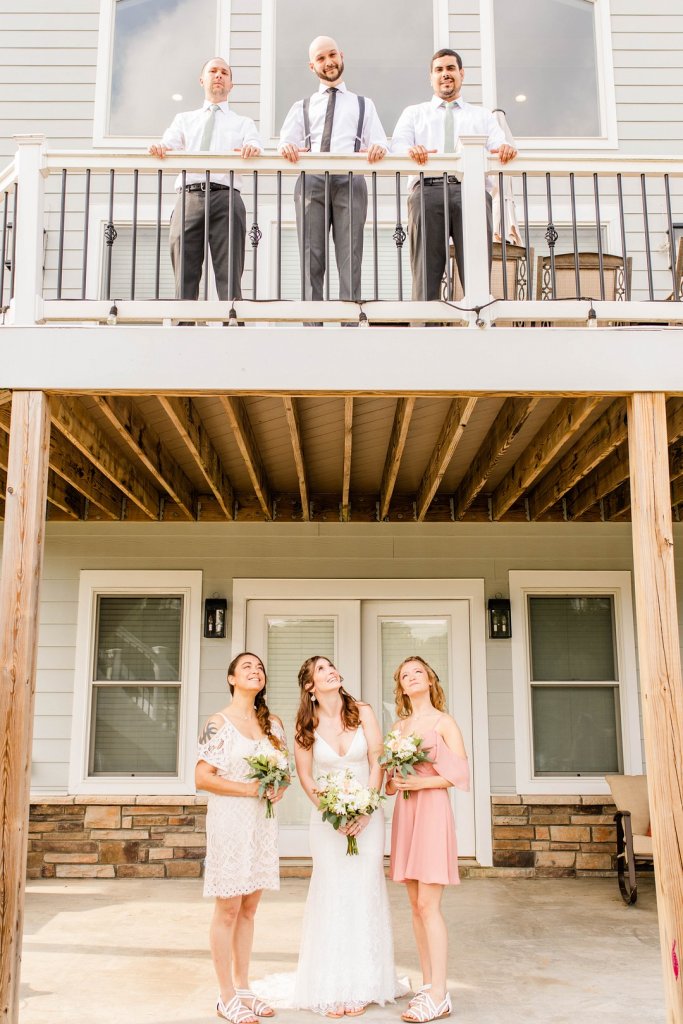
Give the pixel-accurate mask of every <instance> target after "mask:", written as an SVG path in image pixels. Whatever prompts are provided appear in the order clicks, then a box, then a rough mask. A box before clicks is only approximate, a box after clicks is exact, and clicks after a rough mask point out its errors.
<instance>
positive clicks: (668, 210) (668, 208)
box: [664, 174, 678, 302]
mask: <svg viewBox="0 0 683 1024" xmlns="http://www.w3.org/2000/svg"><path fill="white" fill-rule="evenodd" d="M664 195H665V197H666V219H667V221H668V224H669V239H670V242H671V280H672V281H673V300H674V302H678V295H677V294H676V284H677V282H676V245H675V239H674V222H673V217H672V216H671V190H670V189H669V175H668V174H665V175H664Z"/></svg>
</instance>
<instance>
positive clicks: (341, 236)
mask: <svg viewBox="0 0 683 1024" xmlns="http://www.w3.org/2000/svg"><path fill="white" fill-rule="evenodd" d="M301 192H302V187H301V178H300V177H299V178H298V179H297V183H296V186H295V188H294V203H295V206H296V227H297V235H298V238H299V247H301V241H302V231H303V230H304V225H303V221H305V237H304V296H305V298H306V299H322V298H324V295H323V284H324V280H325V238H326V236H327V234H328V232H329V230H330V228H332V238H333V239H334V255H335V258H336V260H337V269H338V271H339V298H340V299H360V297H361V291H360V273H361V263H362V261H363V228H364V227H365V218H366V215H367V212H368V189H367V185H366V184H365V178H363V177H362V176H361V175H359V174H354V176H353V189H349V178H348V175H346V174H331V175H330V202H329V211H328V217H327V224H326V223H325V175H324V174H307V175H306V195H305V204H304V214H305V216H303V215H302V202H301ZM349 192H351V203H352V207H351V209H352V210H353V225H351V219H352V218H351V216H350V215H349ZM299 251H301V248H299Z"/></svg>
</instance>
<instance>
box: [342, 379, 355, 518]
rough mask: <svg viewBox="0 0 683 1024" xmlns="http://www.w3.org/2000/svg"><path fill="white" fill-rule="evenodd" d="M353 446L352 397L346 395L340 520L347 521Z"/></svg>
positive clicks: (348, 516)
mask: <svg viewBox="0 0 683 1024" xmlns="http://www.w3.org/2000/svg"><path fill="white" fill-rule="evenodd" d="M352 447H353V398H352V397H351V396H350V395H347V396H346V398H345V399H344V463H343V469H342V502H341V521H342V523H348V521H349V518H350V507H349V491H350V490H351V450H352Z"/></svg>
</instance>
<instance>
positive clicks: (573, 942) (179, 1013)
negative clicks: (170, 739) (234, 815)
mask: <svg viewBox="0 0 683 1024" xmlns="http://www.w3.org/2000/svg"><path fill="white" fill-rule="evenodd" d="M307 884H308V883H307V881H306V880H304V879H297V878H287V879H283V883H282V889H281V890H280V892H279V893H268V894H266V895H265V896H264V899H263V902H262V904H261V907H260V909H259V914H258V917H257V922H256V939H255V946H254V958H253V979H254V980H257V979H263V978H265V977H266V976H269V975H272V974H283V973H284V974H287V973H289V972H292V971H293V970H294V968H295V966H296V958H297V949H298V944H299V931H300V926H301V916H302V909H303V903H304V899H305V896H306V889H307ZM389 890H390V894H391V901H392V908H393V915H394V929H395V943H396V963H397V969H398V973H399V975H401V976H405V975H407V976H408V977H410V978H411V979H412V980H413V981H414V982H416V983H419V981H418V974H417V970H416V966H417V965H416V957H415V952H414V947H413V942H412V935H411V930H410V920H409V914H408V911H407V901H406V899H405V894H404V892H403V889H402V887H401V886H397V885H392V884H390V886H389ZM211 906H212V904H211V901H210V900H204V899H203V898H202V895H201V883H200V882H197V881H194V880H192V881H190V880H187V881H186V880H177V881H157V880H153V879H150V880H129V881H128V880H117V881H104V880H102V881H100V880H94V881H81V880H78V881H76V880H74V881H64V882H59V881H56V882H55V881H41V882H30V883H29V884H28V886H27V897H26V917H25V930H24V956H23V963H22V984H21V996H22V1009H21V1015H20V1020H21V1024H162V1022H163V1024H205V1022H207V1021H210V1020H216V1017H215V990H216V985H215V981H214V977H213V971H212V967H211V962H210V958H209V953H208V949H207V929H208V924H209V918H210V915H211ZM445 910H446V914H447V918H448V921H449V930H450V938H451V954H450V964H449V974H450V990H451V994H452V997H453V1003H454V1016H453V1018H452V1019H455V1020H457V1021H459V1022H462V1024H494V1022H495V1024H497V1022H499V1021H500V1022H505V1024H522V1022H524V1024H570V1022H571V1024H576V1022H582V1024H612V1022H614V1024H617V1022H618V1024H636V1022H637V1024H663V1022H664V1019H665V1018H664V1009H663V997H662V983H661V970H660V962H659V940H658V932H657V918H656V908H655V893H654V884H653V880H652V878H651V877H645V878H643V879H641V882H640V893H639V899H638V903H637V904H636V906H635V907H630V908H627V907H625V906H624V904H623V903H622V901H621V899H620V897H619V893H618V890H617V885H616V880H615V879H611V878H610V879H585V878H584V879H547V880H528V879H508V878H478V879H468V880H465V881H464V882H463V884H462V885H461V886H460V887H459V888H458V889H450V890H447V893H446V897H445ZM403 1008H405V1000H401V1001H400V1003H399V1004H398V1007H397V1006H386V1007H384V1008H383V1009H380V1008H379V1007H376V1006H375V1007H369V1008H368V1011H367V1013H366V1014H365V1016H364V1017H363V1020H364V1021H367V1022H368V1024H371V1022H374V1021H390V1020H393V1021H395V1020H397V1019H398V1014H399V1012H400V1010H401V1009H403ZM277 1020H278V1021H279V1024H294V1022H295V1021H296V1022H302V1021H303V1022H305V1021H310V1022H311V1024H314V1022H315V1021H316V1020H320V1018H318V1017H315V1016H313V1015H312V1014H309V1013H305V1012H303V1011H297V1010H291V1009H286V1008H279V1009H278V1015H277Z"/></svg>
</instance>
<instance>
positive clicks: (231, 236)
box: [228, 171, 235, 303]
mask: <svg viewBox="0 0 683 1024" xmlns="http://www.w3.org/2000/svg"><path fill="white" fill-rule="evenodd" d="M234 217H235V172H234V171H230V196H229V201H228V281H229V287H230V291H229V293H228V294H229V296H230V302H231V303H232V302H234V301H235V285H234V282H233V276H234V268H235V224H234Z"/></svg>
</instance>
